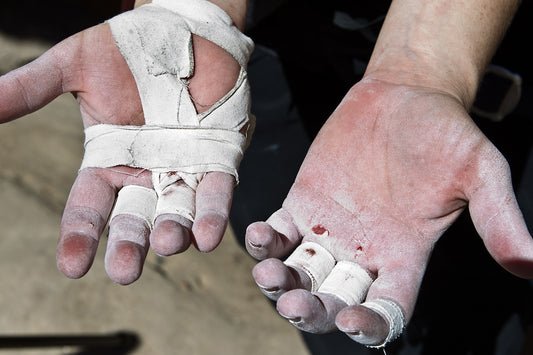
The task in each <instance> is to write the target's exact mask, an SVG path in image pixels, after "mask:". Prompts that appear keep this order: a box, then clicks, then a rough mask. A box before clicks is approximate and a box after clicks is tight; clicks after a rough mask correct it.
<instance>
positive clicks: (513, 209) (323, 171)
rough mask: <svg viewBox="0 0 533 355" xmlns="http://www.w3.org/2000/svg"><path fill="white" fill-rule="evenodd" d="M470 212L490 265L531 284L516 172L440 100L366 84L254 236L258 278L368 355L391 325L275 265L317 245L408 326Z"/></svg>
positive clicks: (292, 310) (286, 311)
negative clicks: (429, 269) (443, 248)
mask: <svg viewBox="0 0 533 355" xmlns="http://www.w3.org/2000/svg"><path fill="white" fill-rule="evenodd" d="M465 208H469V210H470V214H471V216H472V220H473V222H474V224H475V226H476V228H477V231H478V233H479V234H480V236H481V237H482V238H483V240H484V242H485V246H486V248H487V249H488V251H489V252H490V253H491V255H492V257H493V258H494V259H495V260H496V261H497V262H498V263H499V264H500V265H501V266H503V267H504V268H505V269H507V270H508V271H509V272H511V273H513V274H515V275H517V276H520V277H526V278H531V277H533V239H532V238H531V236H530V234H529V232H528V230H527V227H526V225H525V222H524V220H523V217H522V215H521V212H520V210H519V207H518V205H517V202H516V199H515V196H514V193H513V189H512V186H511V179H510V173H509V168H508V164H507V162H506V160H505V159H504V157H503V156H502V155H501V154H500V153H499V152H498V150H497V149H496V148H495V147H494V146H493V145H492V143H491V142H490V141H489V140H488V139H487V138H486V137H485V136H484V135H483V134H482V132H481V131H480V130H479V129H478V127H477V126H476V125H475V124H474V123H473V121H472V119H471V118H470V117H469V115H468V114H467V111H466V110H465V108H464V106H463V105H462V104H461V102H460V101H459V100H458V99H456V98H455V97H454V96H452V95H450V94H447V93H445V92H441V91H437V90H436V89H432V88H428V87H422V86H406V85H399V84H392V83H388V82H385V81H382V80H374V79H372V78H368V77H367V78H366V79H364V80H363V81H361V82H360V83H358V84H356V85H355V86H354V87H353V88H352V89H351V91H350V92H349V93H348V94H347V95H346V97H345V98H344V100H343V101H342V103H341V104H340V105H339V107H338V108H337V110H336V111H335V112H334V113H333V114H332V115H331V117H330V118H329V120H328V121H327V122H326V124H325V125H324V127H323V128H322V130H321V131H320V133H319V134H318V136H317V138H316V139H315V141H314V142H313V144H312V146H311V148H310V150H309V152H308V154H307V157H306V158H305V160H304V162H303V164H302V167H301V169H300V171H299V173H298V176H297V178H296V181H295V183H294V185H293V187H292V189H291V190H290V192H289V194H288V196H287V198H286V200H285V201H284V203H283V206H282V208H281V209H280V210H279V211H277V212H276V213H274V214H273V215H272V216H271V217H270V218H269V220H268V221H267V222H266V223H265V222H257V223H254V224H252V225H251V226H250V227H249V228H248V231H247V248H248V251H249V252H250V254H251V255H252V256H254V257H256V258H258V259H261V260H262V259H267V258H270V259H267V260H265V261H262V262H261V263H259V264H258V265H257V266H256V267H255V269H254V278H255V280H256V282H257V284H258V285H259V286H260V287H261V288H262V290H263V292H264V293H265V294H267V295H268V296H269V297H270V298H272V299H274V300H278V302H277V309H278V311H279V313H280V314H281V315H282V316H284V317H285V318H287V319H289V320H290V321H291V322H292V323H293V324H295V325H296V326H297V327H298V328H300V329H303V330H306V331H310V332H313V333H323V332H328V331H332V330H334V329H335V328H337V327H338V328H339V329H340V330H342V331H344V332H346V333H347V334H349V335H351V336H352V338H353V339H355V340H356V341H358V342H361V343H363V344H367V345H378V344H382V342H383V341H384V340H385V339H386V338H387V336H388V333H389V324H388V323H387V321H386V320H385V319H383V318H382V317H381V316H379V315H378V314H377V313H375V312H374V311H372V310H370V309H368V308H366V307H362V306H360V305H354V306H351V307H347V305H346V303H344V302H343V301H342V300H341V299H339V298H337V297H334V296H331V294H321V293H320V292H318V293H311V292H310V291H309V290H310V287H311V280H310V279H309V277H308V276H307V274H306V273H305V272H303V270H300V269H298V268H292V267H287V266H286V265H285V264H284V263H282V262H281V261H279V260H278V259H276V258H280V257H282V256H284V255H286V254H287V253H289V252H290V251H291V250H293V249H294V248H295V247H296V246H297V245H299V244H300V243H303V242H307V241H312V242H315V243H318V244H320V245H321V246H322V247H324V248H326V249H327V250H328V251H329V252H330V253H331V254H332V255H333V256H334V258H335V260H336V261H341V260H349V261H352V262H354V263H357V264H358V265H359V266H361V267H363V268H364V269H365V270H366V271H367V272H368V274H369V275H371V277H372V278H373V282H372V284H371V286H370V288H369V289H368V293H367V294H366V301H369V300H374V299H386V300H390V301H393V302H395V303H396V304H397V305H398V306H399V307H400V309H401V311H402V313H403V316H404V317H405V320H406V321H407V320H408V319H409V318H410V317H411V315H412V313H413V309H414V306H415V302H416V298H417V294H418V289H419V286H420V283H421V280H422V277H423V275H424V271H425V268H426V265H427V262H428V259H429V257H430V254H431V251H432V249H433V247H434V245H435V243H436V242H437V240H438V239H439V238H440V236H441V235H442V234H443V232H444V231H445V230H446V229H447V228H448V227H449V226H450V225H451V224H452V223H453V222H454V220H455V219H456V218H457V217H458V216H459V214H460V213H461V212H462V211H463V210H464V209H465ZM457 247H458V248H460V247H461V246H460V245H458V246H457Z"/></svg>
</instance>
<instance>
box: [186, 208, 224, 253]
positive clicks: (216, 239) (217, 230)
mask: <svg viewBox="0 0 533 355" xmlns="http://www.w3.org/2000/svg"><path fill="white" fill-rule="evenodd" d="M227 227H228V217H227V216H226V215H222V214H220V213H218V212H215V211H210V212H204V213H202V214H199V215H197V216H196V218H195V221H194V224H193V226H192V234H193V238H194V239H193V243H194V245H195V247H196V248H197V249H198V250H199V251H201V252H203V253H208V252H211V251H213V250H214V249H215V248H216V247H217V246H218V245H219V244H220V242H221V241H222V237H223V236H224V233H225V232H226V228H227Z"/></svg>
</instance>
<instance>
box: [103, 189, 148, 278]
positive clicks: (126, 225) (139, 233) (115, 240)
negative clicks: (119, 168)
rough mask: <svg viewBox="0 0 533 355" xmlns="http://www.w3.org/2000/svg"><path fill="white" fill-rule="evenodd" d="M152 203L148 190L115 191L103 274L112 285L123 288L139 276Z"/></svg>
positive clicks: (146, 248) (146, 246)
mask: <svg viewBox="0 0 533 355" xmlns="http://www.w3.org/2000/svg"><path fill="white" fill-rule="evenodd" d="M156 202H157V195H156V193H155V191H154V190H153V189H150V188H146V187H142V186H136V185H127V186H125V187H123V188H122V189H121V190H120V191H119V194H118V197H117V201H116V204H115V209H114V211H113V214H112V216H111V218H110V223H109V240H108V243H107V251H106V256H105V267H106V271H107V274H108V275H109V277H110V278H111V279H112V280H113V281H115V282H116V283H119V284H121V285H127V284H130V283H132V282H134V281H135V280H137V279H138V278H139V277H140V275H141V272H142V268H143V265H144V260H145V258H146V254H147V253H148V246H149V244H148V240H149V237H150V230H151V227H152V219H153V216H154V213H155V206H156Z"/></svg>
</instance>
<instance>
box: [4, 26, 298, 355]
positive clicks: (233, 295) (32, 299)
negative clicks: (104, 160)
mask: <svg viewBox="0 0 533 355" xmlns="http://www.w3.org/2000/svg"><path fill="white" fill-rule="evenodd" d="M46 48H48V44H46V43H39V42H35V41H21V40H15V39H13V38H9V37H7V36H5V35H2V34H0V74H2V73H5V72H7V71H8V70H10V69H13V68H15V67H17V66H20V65H21V64H23V63H25V62H27V61H29V60H31V59H32V58H34V57H36V56H37V55H39V54H40V53H42V52H43V51H44V50H46ZM82 143H83V132H82V126H81V119H80V114H79V111H78V106H77V103H76V101H75V100H74V98H72V97H71V96H70V95H63V96H61V97H59V98H58V99H56V100H55V101H54V102H52V103H51V104H49V105H48V106H46V107H45V108H43V109H41V110H40V111H38V112H36V113H34V114H31V115H29V116H28V117H24V118H22V119H19V120H17V121H15V122H11V123H8V124H5V125H2V126H1V127H0V225H1V226H2V227H1V230H0V285H1V291H0V309H1V310H2V311H1V315H0V353H1V354H82V353H83V354H86V353H87V352H80V349H79V348H75V347H70V346H68V347H53V348H50V349H47V350H45V349H44V348H42V347H41V348H38V349H33V350H31V349H4V348H2V347H1V345H2V344H4V345H5V344H6V343H7V340H8V339H6V337H12V336H23V337H28V336H35V335H44V336H57V335H70V336H72V335H79V336H87V335H113V334H115V333H117V332H128V333H131V334H133V335H135V336H136V337H138V339H139V341H140V343H139V345H138V346H137V347H136V348H135V349H133V350H132V351H131V352H128V351H124V352H113V354H126V353H127V354H198V355H205V354H218V355H224V354H228V355H229V354H232V355H238V354H257V355H260V354H280V355H283V354H291V355H304V354H308V352H307V350H306V348H305V346H304V345H303V343H302V341H301V338H300V336H299V334H298V332H297V331H296V329H294V328H293V327H292V326H290V325H289V324H288V323H287V322H286V321H284V320H283V319H282V318H281V317H279V316H278V315H277V313H276V312H274V310H273V308H272V306H271V305H270V304H269V303H268V301H267V300H266V299H265V298H264V297H263V295H262V294H261V293H260V291H259V290H258V289H257V287H256V286H255V283H254V282H253V279H252V277H251V269H252V267H253V265H254V261H253V260H252V259H251V258H250V257H249V256H248V255H247V254H246V253H245V252H244V251H243V250H242V249H241V248H240V247H239V246H238V245H237V243H236V241H235V238H234V236H233V235H231V234H232V231H231V230H228V231H227V235H226V236H225V238H224V241H223V243H222V244H221V246H220V247H219V248H218V249H217V250H216V251H215V252H213V253H209V254H201V253H199V252H197V251H196V250H193V249H191V250H189V251H187V252H186V253H184V254H182V255H179V256H174V257H170V258H164V259H163V258H160V257H157V256H155V255H154V254H153V253H150V254H149V256H148V259H147V262H146V266H145V269H144V272H143V275H142V276H141V279H140V280H139V281H138V282H136V283H135V284H133V285H130V286H126V287H124V286H119V285H116V284H114V283H113V282H112V281H110V280H109V279H108V278H107V275H106V274H105V270H104V267H103V257H104V255H103V251H104V250H105V248H104V247H105V237H104V238H103V240H102V243H101V245H100V248H99V252H98V254H97V257H96V260H95V263H94V265H93V267H92V269H91V270H90V271H89V273H88V274H87V275H86V276H85V277H83V278H82V279H80V280H69V279H67V278H65V277H64V276H63V275H61V274H60V272H59V271H58V270H57V268H56V265H55V246H56V241H57V236H58V232H59V222H60V217H61V213H62V208H63V205H64V202H65V200H66V198H67V196H68V191H69V188H70V185H71V183H72V182H73V180H74V178H75V175H76V172H77V169H78V167H79V164H80V162H81V158H82V154H83V149H82ZM11 340H12V339H11ZM22 340H23V342H25V344H26V345H29V338H26V339H22ZM94 353H97V354H103V353H104V350H102V349H100V350H98V351H95V352H94Z"/></svg>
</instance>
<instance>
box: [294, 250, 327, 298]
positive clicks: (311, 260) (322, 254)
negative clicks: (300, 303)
mask: <svg viewBox="0 0 533 355" xmlns="http://www.w3.org/2000/svg"><path fill="white" fill-rule="evenodd" d="M285 265H287V266H292V267H295V268H299V269H301V270H303V271H304V272H305V273H306V274H307V275H308V276H309V278H310V279H311V292H316V291H317V290H318V289H319V287H320V285H321V284H322V282H324V280H325V279H326V277H327V276H328V275H329V273H330V272H331V270H332V269H333V267H334V266H335V258H333V255H331V253H330V252H329V251H327V250H326V249H325V248H324V247H323V246H321V245H320V244H317V243H314V242H306V243H302V244H300V245H299V246H298V247H297V248H296V249H295V250H294V252H293V253H292V254H291V255H290V256H289V257H288V258H287V260H285Z"/></svg>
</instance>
